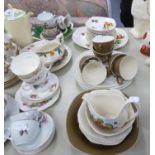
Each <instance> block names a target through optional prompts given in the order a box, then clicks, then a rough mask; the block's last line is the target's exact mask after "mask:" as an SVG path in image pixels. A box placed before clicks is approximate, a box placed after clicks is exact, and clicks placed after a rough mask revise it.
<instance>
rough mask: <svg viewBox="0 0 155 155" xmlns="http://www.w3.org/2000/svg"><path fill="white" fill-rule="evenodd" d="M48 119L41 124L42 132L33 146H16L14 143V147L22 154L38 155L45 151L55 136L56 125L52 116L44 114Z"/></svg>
mask: <svg viewBox="0 0 155 155" xmlns="http://www.w3.org/2000/svg"><path fill="white" fill-rule="evenodd" d="M43 115H44V117H45V118H46V119H45V120H44V122H42V124H41V131H40V133H39V135H38V137H37V138H36V139H35V141H34V142H33V144H31V145H30V144H29V145H20V146H16V145H15V144H14V143H13V142H11V143H12V146H13V147H14V149H15V150H16V151H17V152H18V153H20V154H25V155H28V154H37V153H39V152H41V151H43V150H44V149H45V148H46V147H48V146H49V144H50V143H51V142H52V140H53V138H54V135H55V124H54V121H53V119H52V117H51V116H50V115H48V114H47V113H43Z"/></svg>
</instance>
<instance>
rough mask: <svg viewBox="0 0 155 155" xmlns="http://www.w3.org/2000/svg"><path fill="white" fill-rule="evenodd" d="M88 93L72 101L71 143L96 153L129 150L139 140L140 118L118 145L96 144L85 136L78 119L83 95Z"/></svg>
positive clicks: (104, 154)
mask: <svg viewBox="0 0 155 155" xmlns="http://www.w3.org/2000/svg"><path fill="white" fill-rule="evenodd" d="M85 93H87V92H84V93H81V94H79V95H78V96H77V97H76V98H75V99H74V100H73V102H72V103H71V106H70V107H69V110H68V113H67V121H66V127H67V134H68V138H69V141H70V143H71V144H72V145H73V146H74V147H75V148H76V149H79V150H80V151H82V152H86V153H88V154H94V155H114V154H120V153H122V152H124V151H126V150H128V149H129V148H130V147H131V146H132V145H133V144H134V143H135V142H136V140H137V137H138V132H139V126H138V118H137V119H136V121H135V122H134V124H133V128H132V131H131V133H130V134H129V135H128V136H127V137H126V139H125V140H124V141H123V142H122V143H120V144H119V145H116V146H102V145H96V144H93V143H91V142H90V141H88V140H87V139H86V138H85V136H84V135H83V134H82V132H81V130H80V129H79V125H78V121H77V112H78V109H79V107H80V105H81V103H82V96H83V95H84V94H85Z"/></svg>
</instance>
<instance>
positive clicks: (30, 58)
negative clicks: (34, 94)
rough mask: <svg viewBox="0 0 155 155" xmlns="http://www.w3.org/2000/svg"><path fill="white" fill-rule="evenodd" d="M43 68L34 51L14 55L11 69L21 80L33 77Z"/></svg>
mask: <svg viewBox="0 0 155 155" xmlns="http://www.w3.org/2000/svg"><path fill="white" fill-rule="evenodd" d="M40 68H41V61H40V58H39V56H38V55H37V54H35V53H34V52H23V53H21V54H19V55H18V56H16V57H13V60H12V62H11V66H10V69H11V71H12V72H13V73H14V74H15V75H17V76H18V77H19V78H20V79H21V80H24V79H28V78H31V77H32V76H34V75H35V74H37V73H38V71H39V70H40Z"/></svg>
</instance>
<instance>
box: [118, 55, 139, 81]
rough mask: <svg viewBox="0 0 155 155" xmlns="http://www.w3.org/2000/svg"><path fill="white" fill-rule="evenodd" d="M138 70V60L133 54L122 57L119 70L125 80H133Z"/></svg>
mask: <svg viewBox="0 0 155 155" xmlns="http://www.w3.org/2000/svg"><path fill="white" fill-rule="evenodd" d="M137 70H138V65H137V61H136V59H135V58H134V57H132V56H125V57H123V58H122V59H121V62H120V66H119V72H120V75H121V77H122V78H123V79H124V80H132V79H133V78H134V77H135V76H136V74H137Z"/></svg>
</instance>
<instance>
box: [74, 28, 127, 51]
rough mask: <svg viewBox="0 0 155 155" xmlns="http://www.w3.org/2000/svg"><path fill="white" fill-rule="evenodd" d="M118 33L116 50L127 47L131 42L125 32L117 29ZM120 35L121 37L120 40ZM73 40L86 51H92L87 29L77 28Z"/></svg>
mask: <svg viewBox="0 0 155 155" xmlns="http://www.w3.org/2000/svg"><path fill="white" fill-rule="evenodd" d="M116 33H117V39H116V43H115V45H114V50H116V49H119V48H121V47H123V46H125V45H126V44H127V42H128V40H129V38H128V34H127V33H126V32H125V30H123V29H120V28H116ZM118 35H119V36H121V37H120V38H118ZM72 40H73V42H74V43H75V44H77V45H78V46H80V47H83V48H85V49H92V45H90V43H89V42H88V40H87V39H86V27H79V28H77V29H76V30H75V31H74V33H73V35H72Z"/></svg>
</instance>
